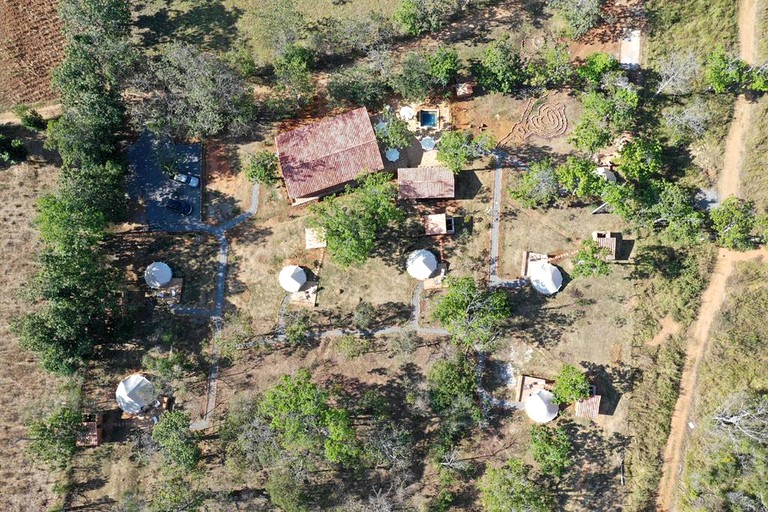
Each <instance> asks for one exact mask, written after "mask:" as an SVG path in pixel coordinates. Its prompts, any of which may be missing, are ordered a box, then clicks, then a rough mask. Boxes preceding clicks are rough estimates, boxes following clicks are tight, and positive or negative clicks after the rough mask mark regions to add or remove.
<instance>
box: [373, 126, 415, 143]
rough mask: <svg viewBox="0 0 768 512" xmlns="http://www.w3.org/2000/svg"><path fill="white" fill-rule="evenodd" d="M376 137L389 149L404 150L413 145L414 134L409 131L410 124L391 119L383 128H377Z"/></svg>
mask: <svg viewBox="0 0 768 512" xmlns="http://www.w3.org/2000/svg"><path fill="white" fill-rule="evenodd" d="M376 137H377V138H378V139H379V142H381V144H382V145H383V146H384V147H385V148H387V149H391V148H396V149H402V148H407V147H408V146H410V145H411V141H412V140H413V138H414V134H413V133H412V132H411V131H410V130H409V129H408V122H407V121H405V120H403V119H397V118H395V119H389V120H387V121H385V124H384V125H383V126H381V127H378V126H377V127H376Z"/></svg>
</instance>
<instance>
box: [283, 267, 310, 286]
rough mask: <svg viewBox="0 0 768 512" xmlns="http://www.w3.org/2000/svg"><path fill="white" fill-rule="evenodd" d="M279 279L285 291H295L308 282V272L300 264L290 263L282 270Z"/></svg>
mask: <svg viewBox="0 0 768 512" xmlns="http://www.w3.org/2000/svg"><path fill="white" fill-rule="evenodd" d="M278 281H280V286H282V287H283V289H284V290H285V291H287V292H291V293H294V292H297V291H299V290H300V289H301V287H302V286H303V285H304V283H306V282H307V273H306V272H304V269H303V268H301V267H300V266H298V265H288V266H287V267H283V270H281V271H280V276H279V277H278Z"/></svg>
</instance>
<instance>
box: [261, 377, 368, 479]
mask: <svg viewBox="0 0 768 512" xmlns="http://www.w3.org/2000/svg"><path fill="white" fill-rule="evenodd" d="M310 378H311V375H310V374H309V372H308V371H307V370H299V371H298V372H297V373H296V374H295V375H294V376H289V375H284V376H283V377H282V378H281V379H280V382H279V383H278V384H277V385H276V386H274V387H272V388H270V389H269V390H268V391H267V392H266V393H264V396H263V398H262V400H261V402H260V403H259V414H260V415H261V416H262V417H264V418H265V419H267V420H268V421H269V424H270V427H271V428H272V429H273V430H274V431H275V432H277V433H278V435H279V438H280V441H281V444H282V445H283V446H285V447H286V448H287V449H289V450H294V451H302V450H310V451H317V450H318V449H319V448H321V449H322V451H323V453H324V456H325V458H326V459H327V460H328V461H329V462H332V463H337V464H341V465H350V464H352V463H354V462H355V461H356V460H357V459H358V458H359V457H360V453H361V452H360V447H359V445H358V442H357V439H356V437H355V431H354V428H353V427H352V423H351V420H350V417H349V413H348V412H347V411H346V410H344V409H339V408H334V407H331V406H330V405H329V403H328V400H329V395H328V393H327V392H326V391H324V390H321V389H320V388H318V387H317V386H316V385H315V384H313V383H312V382H311V381H310Z"/></svg>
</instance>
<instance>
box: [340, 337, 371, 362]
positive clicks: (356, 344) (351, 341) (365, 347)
mask: <svg viewBox="0 0 768 512" xmlns="http://www.w3.org/2000/svg"><path fill="white" fill-rule="evenodd" d="M372 345H373V343H372V342H371V339H370V338H358V337H357V336H353V335H351V334H348V335H346V336H342V337H341V338H339V341H338V342H337V346H338V348H339V351H340V352H341V353H342V354H344V357H346V358H347V359H354V358H356V357H360V356H362V355H363V354H366V353H368V352H370V351H371V347H372Z"/></svg>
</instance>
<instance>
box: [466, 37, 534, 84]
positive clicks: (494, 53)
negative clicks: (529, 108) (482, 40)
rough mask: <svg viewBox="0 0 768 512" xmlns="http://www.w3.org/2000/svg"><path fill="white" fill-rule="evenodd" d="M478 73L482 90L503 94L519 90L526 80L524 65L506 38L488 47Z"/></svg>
mask: <svg viewBox="0 0 768 512" xmlns="http://www.w3.org/2000/svg"><path fill="white" fill-rule="evenodd" d="M478 72H479V75H478V79H479V81H480V85H482V86H483V88H485V89H487V90H489V91H496V92H503V93H505V94H509V93H511V92H513V91H514V90H516V89H518V88H520V87H521V86H523V85H524V84H525V82H526V80H527V79H528V74H527V72H526V69H525V63H524V62H523V59H522V57H520V54H519V53H518V52H517V49H516V48H515V46H514V45H513V44H512V42H511V41H510V40H509V38H507V37H505V38H502V39H497V40H496V41H493V42H492V43H491V44H490V45H488V48H487V49H486V50H485V54H484V55H483V59H482V60H481V62H480V65H479V68H478Z"/></svg>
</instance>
